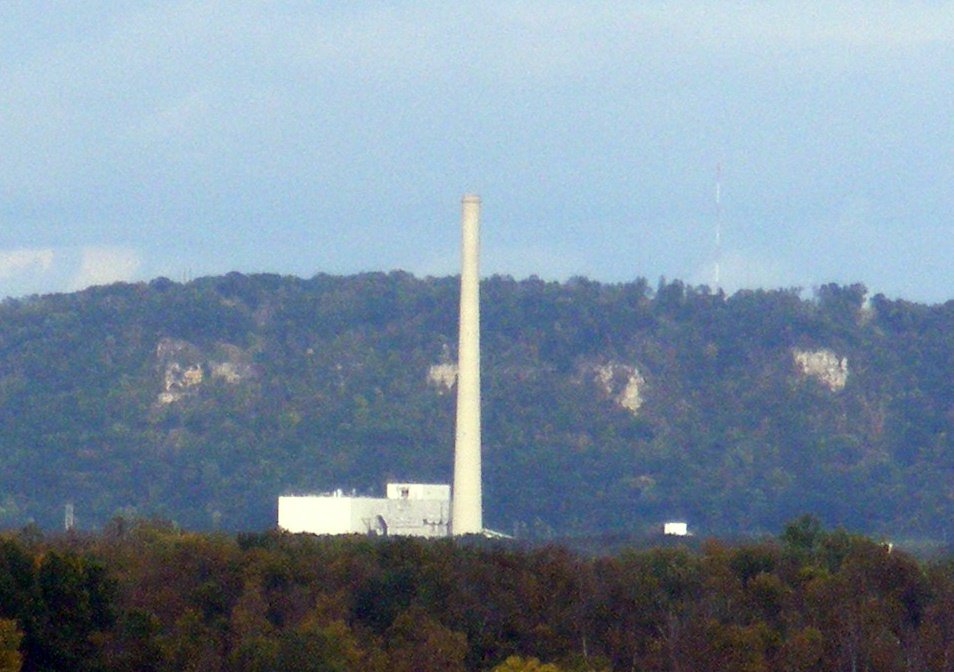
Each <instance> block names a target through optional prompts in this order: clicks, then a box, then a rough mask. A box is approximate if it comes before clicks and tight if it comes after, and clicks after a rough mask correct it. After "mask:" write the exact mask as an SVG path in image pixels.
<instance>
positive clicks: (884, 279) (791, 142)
mask: <svg viewBox="0 0 954 672" xmlns="http://www.w3.org/2000/svg"><path fill="white" fill-rule="evenodd" d="M457 5H462V6H457ZM463 5H466V7H464V6H463ZM717 166H720V167H721V168H719V169H718V170H717ZM717 173H718V175H719V176H720V177H719V179H718V181H719V183H720V186H721V198H720V204H719V207H717V206H716V203H715V185H716V181H717ZM465 192H476V193H479V194H480V195H481V197H482V200H483V211H482V232H481V235H482V260H481V263H482V267H481V268H482V273H483V274H485V275H489V274H493V273H504V274H510V275H513V276H514V277H517V278H522V277H527V276H529V275H537V276H540V277H542V278H545V279H557V280H563V279H567V278H569V277H572V276H576V275H584V276H588V277H590V278H593V279H596V280H601V281H606V282H622V281H630V280H634V279H635V278H637V277H645V278H647V279H649V280H650V282H651V284H655V282H656V281H657V280H658V279H659V278H660V277H663V276H664V277H666V278H667V279H670V280H671V279H681V280H683V281H685V282H688V283H691V284H693V285H698V284H708V285H710V286H712V285H714V284H715V262H716V259H717V258H718V259H720V261H721V263H720V270H721V272H720V276H721V277H720V280H721V286H722V287H723V288H724V289H725V290H726V291H728V292H734V291H736V290H738V289H741V288H758V287H764V288H776V287H785V288H789V287H802V288H805V289H806V290H810V289H811V288H813V287H816V286H818V285H820V284H823V283H827V282H839V283H853V282H863V283H864V284H865V285H867V287H868V288H869V291H870V293H871V294H875V293H884V294H886V295H888V296H890V297H901V298H906V299H909V300H914V301H922V302H932V303H933V302H943V301H947V300H950V299H954V261H952V260H954V2H918V1H916V0H915V1H913V2H892V3H886V2H877V1H876V0H869V1H865V2H805V3H793V2H771V1H767V2H678V1H676V2H667V3H663V2H642V1H640V0H631V1H629V2H595V1H586V2H584V1H582V0H581V1H579V2H575V1H570V0H567V1H563V2H561V1H554V2H520V1H513V2H492V1H488V2H483V1H480V0H476V1H474V2H469V3H448V2H405V1H400V0H393V1H392V2H368V3H353V2H321V3H316V2H297V1H286V2H251V1H245V0H228V1H222V2H219V1H214V0H195V1H186V2H177V1H174V0H164V1H162V2H149V1H145V0H140V1H138V2H132V3H130V2H100V1H97V0H84V2H82V3H77V2H67V1H65V0H64V1H60V2H52V1H45V0H4V1H3V2H0V296H21V295H25V294H32V293H47V292H65V291H75V290H78V289H82V288H84V287H87V286H89V285H93V284H103V283H109V282H114V281H118V280H124V281H139V280H148V279H151V278H154V277H157V276H166V277H169V278H171V279H173V280H183V279H187V278H193V277H199V276H204V275H214V274H222V273H227V272H229V271H240V272H243V273H254V272H271V273H281V274H292V275H298V276H303V277H310V276H311V275H314V274H315V273H319V272H323V273H334V274H351V273H357V272H362V271H379V270H380V271H389V270H393V269H403V270H406V271H410V272H412V273H414V274H416V275H419V276H426V275H451V274H454V273H456V272H457V267H458V254H459V253H458V246H459V242H458V241H459V228H458V218H459V207H460V205H459V201H460V197H461V195H462V194H464V193H465ZM717 226H718V227H719V228H721V233H722V235H721V247H720V249H718V250H717V247H716V244H715V238H716V236H715V231H716V228H717Z"/></svg>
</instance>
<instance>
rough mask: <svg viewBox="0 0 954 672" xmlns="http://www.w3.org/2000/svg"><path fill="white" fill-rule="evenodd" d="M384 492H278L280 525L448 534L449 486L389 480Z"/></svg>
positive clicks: (349, 531)
mask: <svg viewBox="0 0 954 672" xmlns="http://www.w3.org/2000/svg"><path fill="white" fill-rule="evenodd" d="M387 492H388V495H389V496H388V497H386V498H381V499H379V498H373V497H347V496H342V495H341V494H340V493H336V494H332V495H306V496H288V497H279V498H278V526H279V527H280V528H281V529H283V530H286V531H288V532H294V533H299V532H307V533H311V534H387V535H393V536H415V537H445V536H447V534H448V528H449V518H450V506H451V502H450V486H447V485H432V484H425V483H389V484H388V489H387ZM392 494H393V495H394V496H393V497H392V496H391V495H392Z"/></svg>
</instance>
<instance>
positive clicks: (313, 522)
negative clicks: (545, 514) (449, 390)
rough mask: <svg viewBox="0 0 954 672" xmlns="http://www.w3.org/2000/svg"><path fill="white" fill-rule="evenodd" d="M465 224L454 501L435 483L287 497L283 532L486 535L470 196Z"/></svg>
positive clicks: (475, 213)
mask: <svg viewBox="0 0 954 672" xmlns="http://www.w3.org/2000/svg"><path fill="white" fill-rule="evenodd" d="M460 227H461V243H460V257H461V270H460V323H459V326H458V329H459V334H458V353H457V368H458V373H457V418H456V427H455V439H454V487H453V496H451V492H450V487H449V486H447V485H443V484H430V483H388V484H387V496H386V497H384V498H375V497H358V496H357V495H356V494H354V493H352V494H351V495H345V494H344V493H343V492H342V491H341V490H337V491H335V492H334V493H330V494H323V495H304V496H282V497H279V498H278V526H279V527H280V528H281V529H283V530H287V531H289V532H310V533H312V534H381V535H397V536H401V535H403V536H419V537H441V536H447V535H448V534H453V535H463V534H484V533H487V531H486V530H484V527H483V503H482V494H481V477H480V453H481V447H480V197H479V196H477V195H475V194H465V195H464V196H463V198H462V199H461V222H460ZM448 509H449V510H448ZM448 518H449V519H448ZM491 534H494V533H491ZM494 536H497V535H496V534H494Z"/></svg>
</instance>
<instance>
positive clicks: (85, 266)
mask: <svg viewBox="0 0 954 672" xmlns="http://www.w3.org/2000/svg"><path fill="white" fill-rule="evenodd" d="M141 265H142V260H141V259H140V257H139V253H138V252H136V251H135V250H133V249H130V248H125V247H84V248H83V249H82V252H81V259H80V268H79V272H78V273H77V274H76V275H75V276H74V277H73V279H72V281H71V282H70V289H71V290H80V289H84V288H86V287H89V286H91V285H105V284H109V283H111V282H120V281H123V280H131V279H132V278H133V277H134V275H135V274H136V271H138V270H139V267H140V266H141Z"/></svg>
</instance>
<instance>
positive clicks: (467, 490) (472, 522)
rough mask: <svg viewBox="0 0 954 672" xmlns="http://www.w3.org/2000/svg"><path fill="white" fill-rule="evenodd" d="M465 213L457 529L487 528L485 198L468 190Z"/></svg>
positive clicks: (466, 531)
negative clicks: (483, 465)
mask: <svg viewBox="0 0 954 672" xmlns="http://www.w3.org/2000/svg"><path fill="white" fill-rule="evenodd" d="M460 205H461V216H460V229H461V241H460V257H461V268H460V327H459V328H460V340H459V344H458V348H457V351H458V354H457V366H458V374H457V436H456V441H455V443H454V498H453V504H452V508H451V531H452V532H453V533H454V534H455V535H456V534H477V533H480V532H481V531H483V527H484V526H483V506H482V504H481V491H480V274H479V271H478V264H479V258H480V197H479V196H476V195H475V194H465V195H464V197H463V198H462V199H461V204H460Z"/></svg>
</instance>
